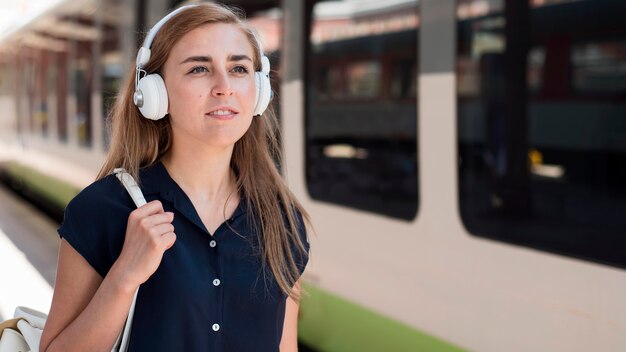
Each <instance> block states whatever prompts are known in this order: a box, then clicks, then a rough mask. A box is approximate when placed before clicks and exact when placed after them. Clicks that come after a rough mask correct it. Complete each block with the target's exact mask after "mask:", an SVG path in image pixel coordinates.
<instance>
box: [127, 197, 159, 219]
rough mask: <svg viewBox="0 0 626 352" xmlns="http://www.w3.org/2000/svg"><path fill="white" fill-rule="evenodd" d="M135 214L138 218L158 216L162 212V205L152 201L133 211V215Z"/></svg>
mask: <svg viewBox="0 0 626 352" xmlns="http://www.w3.org/2000/svg"><path fill="white" fill-rule="evenodd" d="M135 212H136V213H137V214H138V215H139V217H144V216H147V215H152V214H158V213H162V212H163V204H161V202H160V201H158V200H153V201H151V202H150V203H146V204H144V205H142V206H140V207H139V208H137V209H135V210H134V211H133V213H135Z"/></svg>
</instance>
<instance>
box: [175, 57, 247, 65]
mask: <svg viewBox="0 0 626 352" xmlns="http://www.w3.org/2000/svg"><path fill="white" fill-rule="evenodd" d="M243 60H248V61H250V62H252V59H251V58H250V57H249V56H248V55H230V56H229V57H228V61H243ZM212 61H213V58H212V57H210V56H190V57H188V58H186V59H185V60H183V61H181V62H180V64H181V65H182V64H186V63H188V62H212Z"/></svg>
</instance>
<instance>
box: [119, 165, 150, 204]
mask: <svg viewBox="0 0 626 352" xmlns="http://www.w3.org/2000/svg"><path fill="white" fill-rule="evenodd" d="M113 173H114V174H115V176H116V177H117V178H118V180H120V181H121V182H122V184H123V185H124V188H126V190H127V191H128V194H130V197H131V198H132V199H133V202H135V205H136V206H137V208H139V207H140V206H142V205H144V204H146V199H145V198H144V197H143V193H141V188H139V186H138V185H137V182H136V181H135V179H134V178H133V176H131V175H130V174H129V173H128V172H126V170H124V169H122V168H117V169H115V170H113Z"/></svg>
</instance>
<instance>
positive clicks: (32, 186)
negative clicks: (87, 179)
mask: <svg viewBox="0 0 626 352" xmlns="http://www.w3.org/2000/svg"><path fill="white" fill-rule="evenodd" d="M3 167H4V169H5V171H6V172H7V173H8V175H9V177H10V178H11V179H13V180H15V181H19V182H23V183H24V186H26V187H27V188H28V189H29V190H31V191H32V192H34V193H36V194H37V195H39V196H42V197H44V198H45V199H46V200H48V201H49V202H51V203H53V204H54V205H56V206H58V207H59V208H60V209H63V208H65V206H66V205H67V203H69V202H70V200H72V198H74V196H76V195H77V194H78V192H79V191H80V190H79V189H78V188H76V187H73V186H70V185H69V184H67V183H66V182H63V181H60V180H58V179H56V178H54V177H51V176H48V175H46V174H43V173H41V172H39V171H37V170H35V169H33V168H31V167H28V166H24V165H22V164H19V163H17V162H14V161H9V162H7V163H5V165H4V166H3Z"/></svg>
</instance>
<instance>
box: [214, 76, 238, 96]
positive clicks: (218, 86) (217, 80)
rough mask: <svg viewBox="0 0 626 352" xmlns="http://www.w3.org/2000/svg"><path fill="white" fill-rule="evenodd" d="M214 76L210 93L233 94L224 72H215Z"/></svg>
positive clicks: (216, 94)
mask: <svg viewBox="0 0 626 352" xmlns="http://www.w3.org/2000/svg"><path fill="white" fill-rule="evenodd" d="M213 77H214V84H213V88H212V89H211V94H212V95H213V96H216V97H223V96H230V95H232V94H233V88H232V85H231V82H230V79H229V77H228V75H227V73H226V72H216V73H215V75H214V76H213Z"/></svg>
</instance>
